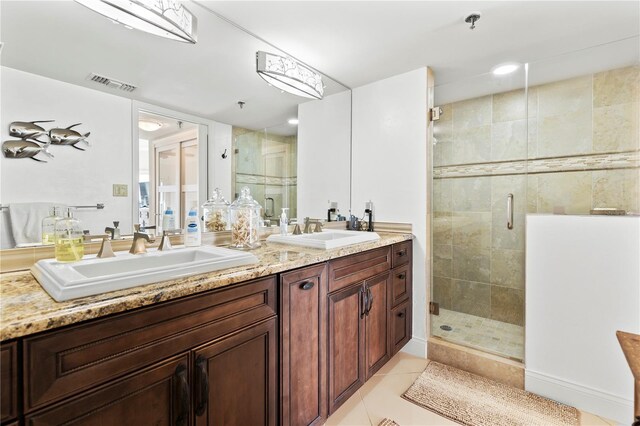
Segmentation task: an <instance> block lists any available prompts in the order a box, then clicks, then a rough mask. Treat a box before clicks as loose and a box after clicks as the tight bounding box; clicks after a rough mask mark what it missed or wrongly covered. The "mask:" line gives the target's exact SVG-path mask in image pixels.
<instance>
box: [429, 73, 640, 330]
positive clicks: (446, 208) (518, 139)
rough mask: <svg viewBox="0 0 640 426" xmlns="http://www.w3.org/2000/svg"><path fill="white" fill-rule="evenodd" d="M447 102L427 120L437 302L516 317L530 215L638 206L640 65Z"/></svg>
mask: <svg viewBox="0 0 640 426" xmlns="http://www.w3.org/2000/svg"><path fill="white" fill-rule="evenodd" d="M442 109H443V114H442V116H441V119H440V120H439V121H438V122H436V124H435V126H434V136H435V138H436V144H435V146H434V167H435V168H434V176H435V179H434V182H433V250H434V256H433V275H434V278H433V297H434V300H435V301H437V302H439V303H440V306H441V307H443V308H445V309H452V310H455V311H459V312H464V313H469V314H472V315H477V316H482V317H486V318H491V319H496V320H500V321H505V322H509V323H512V324H518V325H522V324H523V322H524V315H523V313H524V286H525V283H524V242H525V235H524V222H525V214H526V213H536V212H537V213H564V214H588V213H589V210H591V209H592V208H595V207H618V208H622V209H625V210H627V211H630V212H640V169H639V168H638V165H639V163H640V155H639V154H638V153H639V152H640V125H639V123H640V67H638V66H634V67H627V68H621V69H615V70H610V71H606V72H602V73H598V74H593V75H586V76H582V77H577V78H573V79H570V80H564V81H559V82H554V83H550V84H545V85H542V86H538V87H533V88H530V89H529V93H528V98H525V92H524V90H516V91H512V92H507V93H499V94H494V95H490V96H484V97H481V98H476V99H470V100H466V101H461V102H456V103H453V104H448V105H444V106H442ZM620 153H624V154H620ZM610 154H611V155H610ZM525 160H526V161H525ZM532 160H533V161H532ZM461 165H462V166H461ZM464 165H468V166H464ZM527 168H528V171H529V173H528V175H527V174H526V172H527ZM509 193H512V194H514V227H513V229H512V230H509V229H507V226H506V203H507V198H506V197H507V194H509Z"/></svg>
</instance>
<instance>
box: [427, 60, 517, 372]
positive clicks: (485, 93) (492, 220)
mask: <svg viewBox="0 0 640 426" xmlns="http://www.w3.org/2000/svg"><path fill="white" fill-rule="evenodd" d="M435 105H437V106H439V107H441V108H442V114H441V115H440V119H439V120H438V121H436V122H435V123H434V132H433V133H434V140H433V147H432V148H433V151H432V154H433V155H432V159H433V179H432V185H433V186H432V194H433V196H432V213H433V214H432V217H433V223H432V253H433V256H432V258H433V264H432V269H431V270H432V276H431V300H432V302H435V303H437V305H438V308H439V309H438V311H439V314H438V315H436V314H432V315H431V316H430V324H431V325H430V327H431V335H432V336H437V337H440V338H442V339H446V340H448V341H451V342H453V343H457V344H461V345H465V346H469V347H473V348H477V349H480V350H483V351H486V352H491V353H494V354H498V355H500V356H504V357H508V358H512V359H516V360H522V359H523V356H524V332H523V330H524V327H523V326H524V274H525V269H524V263H525V228H524V225H525V212H526V209H527V185H528V182H527V158H528V131H527V128H528V123H527V121H528V120H527V117H528V111H527V93H526V72H525V67H524V65H523V66H521V67H520V68H519V69H518V70H517V71H516V72H514V73H512V74H508V75H503V76H495V75H493V74H492V73H488V74H484V75H480V76H477V77H474V78H471V79H467V80H464V81H461V82H453V83H448V84H443V85H439V86H436V87H435Z"/></svg>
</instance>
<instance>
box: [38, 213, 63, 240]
mask: <svg viewBox="0 0 640 426" xmlns="http://www.w3.org/2000/svg"><path fill="white" fill-rule="evenodd" d="M60 214H61V211H60V208H59V207H52V208H51V209H50V210H49V216H47V217H45V218H44V219H42V245H43V246H46V245H51V244H55V242H56V222H57V221H58V219H60V218H61V217H60Z"/></svg>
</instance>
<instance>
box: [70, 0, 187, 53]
mask: <svg viewBox="0 0 640 426" xmlns="http://www.w3.org/2000/svg"><path fill="white" fill-rule="evenodd" d="M76 2H78V3H80V4H81V5H83V6H86V7H88V8H89V9H91V10H93V11H94V12H98V13H99V14H101V15H103V16H106V17H107V18H109V19H111V20H113V21H115V22H118V23H120V24H122V25H124V26H125V27H128V28H135V29H137V30H140V31H145V32H148V33H150V34H154V35H157V36H160V37H165V38H169V39H172V40H177V41H184V42H188V43H194V44H195V42H196V41H197V38H196V29H197V24H198V19H197V18H196V17H195V16H194V15H193V14H192V13H191V12H189V10H188V9H187V8H186V7H184V6H183V5H182V4H180V3H179V2H177V1H175V0H76Z"/></svg>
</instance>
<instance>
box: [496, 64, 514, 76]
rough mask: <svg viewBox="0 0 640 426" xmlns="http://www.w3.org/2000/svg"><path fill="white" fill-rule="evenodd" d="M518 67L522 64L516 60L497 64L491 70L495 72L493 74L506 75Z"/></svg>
mask: <svg viewBox="0 0 640 426" xmlns="http://www.w3.org/2000/svg"><path fill="white" fill-rule="evenodd" d="M518 68H520V64H517V63H515V62H508V63H505V64H500V65H496V66H495V67H493V69H492V70H491V72H492V73H493V75H506V74H511V73H512V72H514V71H515V70H517V69H518Z"/></svg>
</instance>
